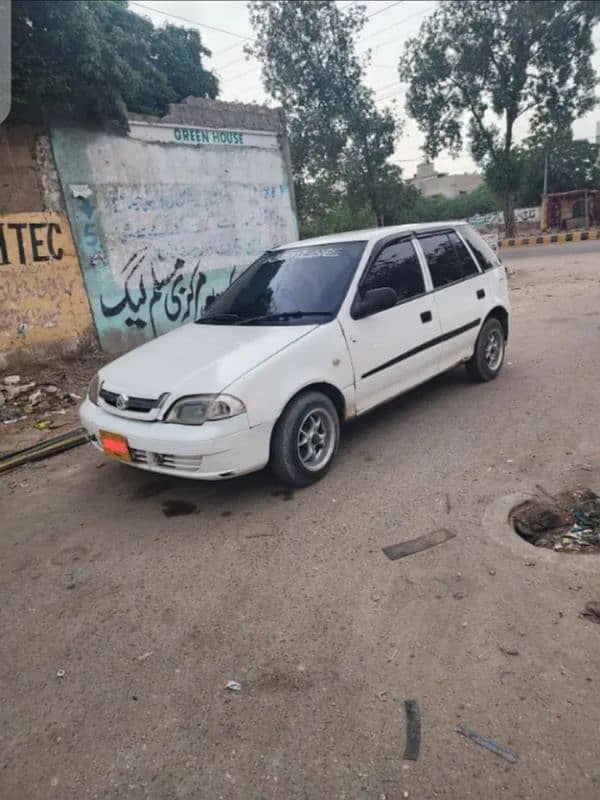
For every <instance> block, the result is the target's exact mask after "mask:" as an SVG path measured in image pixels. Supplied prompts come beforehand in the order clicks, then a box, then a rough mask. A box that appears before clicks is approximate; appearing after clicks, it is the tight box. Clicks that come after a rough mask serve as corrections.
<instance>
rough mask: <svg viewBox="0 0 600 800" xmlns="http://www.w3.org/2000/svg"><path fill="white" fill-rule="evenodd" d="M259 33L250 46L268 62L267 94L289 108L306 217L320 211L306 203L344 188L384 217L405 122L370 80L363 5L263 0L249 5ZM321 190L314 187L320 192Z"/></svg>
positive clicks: (301, 205) (265, 66)
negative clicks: (362, 48) (361, 43)
mask: <svg viewBox="0 0 600 800" xmlns="http://www.w3.org/2000/svg"><path fill="white" fill-rule="evenodd" d="M248 9H249V13H250V20H251V23H252V25H253V27H254V30H255V32H256V39H255V44H254V45H253V46H252V47H251V48H249V52H251V53H252V54H253V55H255V56H256V57H257V58H258V59H259V60H260V61H261V62H262V74H263V82H264V85H265V88H266V90H267V92H268V93H269V94H270V95H271V97H273V99H274V100H275V101H276V102H277V103H279V104H280V105H281V106H282V108H283V110H284V114H285V119H286V124H287V128H288V132H289V136H290V146H291V153H292V167H293V173H294V177H295V181H296V184H297V194H298V206H299V211H300V216H301V220H304V219H309V218H310V217H311V216H314V210H313V209H311V208H310V207H309V206H307V205H305V202H306V201H309V200H314V199H315V198H319V202H320V203H321V204H322V202H323V198H324V192H325V191H326V190H327V187H328V188H329V191H330V194H331V198H330V199H331V202H332V203H335V202H336V198H337V194H338V192H339V190H340V187H342V186H344V187H346V189H347V190H348V191H350V192H351V193H352V195H353V198H352V205H354V206H355V207H356V208H361V209H364V208H365V206H368V207H369V208H370V210H371V213H372V219H373V222H375V221H376V222H381V221H382V220H383V217H384V205H385V203H384V201H383V197H384V191H383V186H384V185H385V183H386V181H387V180H388V177H389V174H388V167H389V165H388V164H387V158H388V157H389V156H390V155H391V154H392V152H393V149H394V138H395V136H396V135H397V133H398V123H397V120H395V119H394V117H393V115H392V113H391V112H390V111H389V110H384V111H380V110H378V108H377V106H376V105H375V102H374V98H373V92H372V91H371V90H369V89H368V88H367V87H366V86H365V85H364V82H363V77H364V65H363V63H362V62H361V60H360V58H359V56H358V55H357V53H356V41H357V37H358V35H359V33H360V31H361V30H362V27H363V25H364V23H365V19H366V18H365V11H364V7H363V6H357V5H352V6H351V7H350V8H348V9H347V10H345V11H340V9H339V8H338V6H337V4H336V3H334V2H331V1H330V0H296V2H293V3H292V2H287V0H256V1H255V2H252V3H249V4H248ZM313 190H314V191H313Z"/></svg>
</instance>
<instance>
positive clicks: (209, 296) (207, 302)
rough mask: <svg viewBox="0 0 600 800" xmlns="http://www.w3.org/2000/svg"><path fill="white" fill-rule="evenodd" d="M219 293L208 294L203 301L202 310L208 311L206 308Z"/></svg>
mask: <svg viewBox="0 0 600 800" xmlns="http://www.w3.org/2000/svg"><path fill="white" fill-rule="evenodd" d="M218 296H219V295H218V294H209V295H208V297H207V298H206V300H205V301H204V310H205V311H208V309H209V308H210V307H211V306H212V304H213V303H214V302H215V300H216V299H217V297H218Z"/></svg>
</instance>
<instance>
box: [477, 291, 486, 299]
mask: <svg viewBox="0 0 600 800" xmlns="http://www.w3.org/2000/svg"><path fill="white" fill-rule="evenodd" d="M484 297H485V289H477V299H478V300H483V298H484Z"/></svg>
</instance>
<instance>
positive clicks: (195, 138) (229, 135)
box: [173, 128, 244, 145]
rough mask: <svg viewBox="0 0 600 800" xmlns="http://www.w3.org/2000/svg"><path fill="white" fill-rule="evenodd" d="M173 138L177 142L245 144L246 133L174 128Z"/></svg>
mask: <svg viewBox="0 0 600 800" xmlns="http://www.w3.org/2000/svg"><path fill="white" fill-rule="evenodd" d="M173 138H174V139H175V141H176V142H184V143H189V144H233V145H240V144H242V145H243V144H244V134H243V133H241V132H240V131H227V130H220V131H215V130H204V129H202V128H173Z"/></svg>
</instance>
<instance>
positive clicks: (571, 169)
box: [516, 129, 600, 207]
mask: <svg viewBox="0 0 600 800" xmlns="http://www.w3.org/2000/svg"><path fill="white" fill-rule="evenodd" d="M599 157H600V146H599V145H597V144H594V143H592V142H588V141H587V140H586V139H574V138H573V132H572V131H571V129H567V130H566V131H557V133H556V134H555V135H554V136H551V137H544V138H543V139H539V138H537V137H532V138H530V139H528V140H527V142H526V143H525V146H524V147H523V148H522V149H521V150H520V153H519V160H520V164H521V169H520V184H519V187H518V189H517V193H516V202H517V205H519V206H521V207H523V206H534V205H539V204H540V198H541V195H542V192H543V188H544V167H545V162H546V160H547V176H548V187H547V188H548V191H549V192H567V191H569V190H571V189H584V188H594V189H600V162H599Z"/></svg>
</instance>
